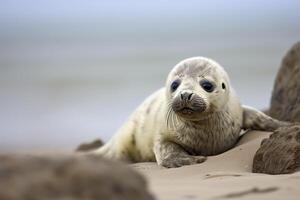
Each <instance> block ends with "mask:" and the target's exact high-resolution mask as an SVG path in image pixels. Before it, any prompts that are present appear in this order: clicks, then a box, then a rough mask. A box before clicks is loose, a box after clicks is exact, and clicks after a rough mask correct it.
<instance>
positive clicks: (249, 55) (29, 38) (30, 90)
mask: <svg viewBox="0 0 300 200" xmlns="http://www.w3.org/2000/svg"><path fill="white" fill-rule="evenodd" d="M212 2H213V3H208V2H205V3H199V2H196V1H191V3H189V4H187V3H182V2H179V1H174V3H170V2H168V1H164V2H163V1H154V2H153V3H149V2H148V3H141V2H139V1H129V2H128V3H126V4H125V3H120V2H117V1H112V2H110V3H107V2H101V1H100V2H98V3H96V2H86V3H82V2H80V1H69V0H68V1H64V2H60V1H45V2H43V3H36V2H34V1H3V2H2V3H3V4H2V7H1V8H0V10H1V12H0V13H1V14H0V15H1V18H0V27H1V28H0V151H1V152H5V151H14V152H16V151H18V152H27V151H36V150H39V151H42V150H43V151H52V150H54V151H58V150H62V151H63V150H72V149H74V148H75V147H76V146H77V145H78V144H79V143H82V142H84V141H90V140H93V139H95V138H102V139H103V140H105V141H107V140H108V139H109V138H110V137H111V136H112V135H113V134H114V133H115V132H116V131H117V129H118V128H119V127H120V126H121V124H122V123H123V122H124V121H125V120H126V119H127V118H128V116H129V115H130V113H131V112H132V111H133V110H134V109H135V108H136V106H138V105H139V104H140V103H141V102H142V101H143V99H145V98H146V97H147V96H148V95H150V94H151V93H153V92H154V91H155V90H157V89H159V88H161V87H163V86H164V82H165V79H166V77H167V74H168V72H169V71H170V70H171V69H172V67H173V66H174V65H175V64H176V63H177V62H179V61H180V60H182V59H184V58H187V57H192V56H207V57H211V58H213V59H215V60H216V61H218V62H219V63H220V64H221V65H223V66H224V68H225V69H226V71H227V72H228V74H229V76H230V77H231V82H232V85H233V87H234V88H235V90H236V91H237V93H238V94H239V96H240V98H241V101H242V103H243V104H247V105H251V106H253V107H256V108H258V109H264V108H267V107H268V105H269V101H270V95H271V91H272V86H273V82H274V79H275V76H276V73H277V70H278V68H279V66H280V62H281V59H282V57H283V55H284V54H285V53H286V51H287V50H288V49H289V48H290V46H291V45H292V44H294V43H295V42H296V41H298V40H299V39H300V37H299V36H300V26H299V19H300V14H299V12H298V8H299V3H298V2H296V1H275V4H274V1H272V2H271V1H270V2H266V3H265V4H264V5H262V4H261V2H260V1H249V2H248V1H245V3H244V4H242V5H239V4H238V3H237V1H219V2H215V1H212ZM58 5H59V6H58ZM69 5H72V6H69Z"/></svg>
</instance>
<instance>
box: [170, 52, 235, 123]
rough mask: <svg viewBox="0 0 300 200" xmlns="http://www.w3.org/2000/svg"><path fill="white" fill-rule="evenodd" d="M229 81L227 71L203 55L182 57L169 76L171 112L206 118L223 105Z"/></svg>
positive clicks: (190, 118)
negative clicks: (184, 58)
mask: <svg viewBox="0 0 300 200" xmlns="http://www.w3.org/2000/svg"><path fill="white" fill-rule="evenodd" d="M229 84H230V83H229V78H228V75H227V73H226V72H225V70H224V69H223V67H221V66H220V65H219V64H218V63H216V62H215V61H213V60H211V59H208V58H204V57H193V58H188V59H186V60H183V61H181V62H180V63H178V64H177V65H176V66H175V67H174V68H173V69H172V71H171V72H170V74H169V76H168V79H167V83H166V92H167V99H168V104H169V109H170V110H169V112H173V113H175V115H176V116H177V117H179V118H181V119H185V120H192V121H199V120H203V119H205V118H207V116H209V115H210V114H211V113H214V112H218V111H221V110H222V109H223V108H224V105H225V104H226V103H227V102H228V99H229V93H230V91H229V89H230V85H229Z"/></svg>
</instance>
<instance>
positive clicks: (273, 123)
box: [242, 106, 292, 131]
mask: <svg viewBox="0 0 300 200" xmlns="http://www.w3.org/2000/svg"><path fill="white" fill-rule="evenodd" d="M291 124H292V123H290V122H283V121H279V120H276V119H274V118H272V117H270V116H268V115H266V114H264V113H263V112H261V111H259V110H256V109H255V108H251V107H249V106H243V125H242V129H251V130H260V131H274V130H276V129H278V128H279V127H284V126H290V125H291Z"/></svg>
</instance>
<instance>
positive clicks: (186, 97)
mask: <svg viewBox="0 0 300 200" xmlns="http://www.w3.org/2000/svg"><path fill="white" fill-rule="evenodd" d="M193 94H194V93H192V92H182V93H180V97H181V100H182V101H190V100H191V98H192V96H193Z"/></svg>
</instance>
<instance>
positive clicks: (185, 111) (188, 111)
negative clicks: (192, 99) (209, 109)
mask: <svg viewBox="0 0 300 200" xmlns="http://www.w3.org/2000/svg"><path fill="white" fill-rule="evenodd" d="M177 112H180V113H181V114H184V115H190V114H193V113H194V112H195V110H194V109H192V108H189V107H183V108H182V109H180V110H177Z"/></svg>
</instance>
